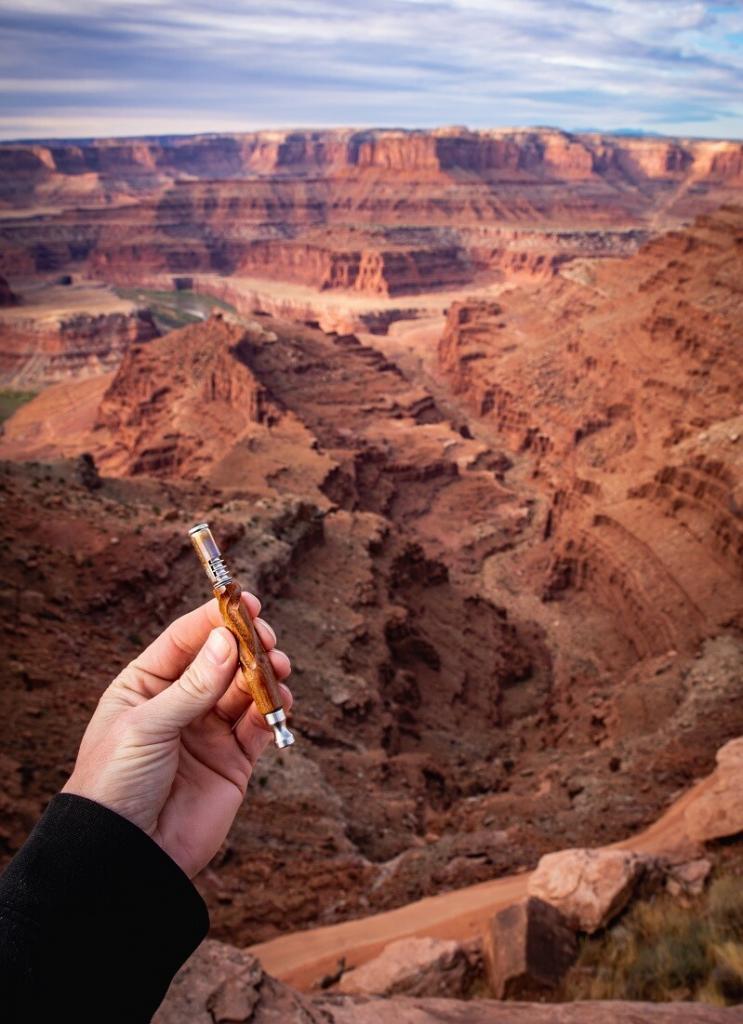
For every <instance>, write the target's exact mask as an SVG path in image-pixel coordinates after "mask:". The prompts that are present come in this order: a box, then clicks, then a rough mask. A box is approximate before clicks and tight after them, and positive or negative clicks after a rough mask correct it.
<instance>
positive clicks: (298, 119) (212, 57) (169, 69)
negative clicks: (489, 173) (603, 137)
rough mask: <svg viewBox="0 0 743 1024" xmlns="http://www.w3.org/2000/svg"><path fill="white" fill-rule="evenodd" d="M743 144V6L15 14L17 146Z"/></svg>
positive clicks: (477, 1)
mask: <svg viewBox="0 0 743 1024" xmlns="http://www.w3.org/2000/svg"><path fill="white" fill-rule="evenodd" d="M438 125H464V126H468V127H470V128H488V127H505V126H509V125H513V126H516V125H518V126H526V125H553V126H556V127H560V128H564V129H567V130H571V131H579V130H581V129H600V130H603V131H615V130H619V129H633V130H640V131H646V132H658V133H662V134H667V135H681V136H705V137H712V138H741V137H743V0H728V2H715V3H711V2H705V0H355V2H354V0H351V2H345V0H274V2H269V3H256V2H253V0H208V2H206V3H205V2H203V0H162V2H158V0H129V2H123V3H120V2H117V0H100V2H97V3H95V2H92V0H26V2H13V0H0V138H2V139H21V138H60V137H61V138H65V137H66V138H80V137H90V136H117V135H118V136H121V135H154V134H182V133H190V132H209V131H212V132H219V131H251V130H254V129H258V128H286V127H297V128H298V127H318V128H320V127H335V126H358V127H370V126H378V127H409V128H416V127H418V128H428V127H434V126H438Z"/></svg>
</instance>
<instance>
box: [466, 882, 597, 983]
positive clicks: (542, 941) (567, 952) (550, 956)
mask: <svg viewBox="0 0 743 1024" xmlns="http://www.w3.org/2000/svg"><path fill="white" fill-rule="evenodd" d="M483 951H484V956H485V963H486V967H487V972H488V979H489V981H490V988H491V991H492V994H493V995H494V996H495V997H496V999H508V998H513V997H519V996H520V995H525V994H527V993H533V992H534V991H538V990H539V989H545V988H546V989H549V988H554V987H555V985H557V983H558V982H559V980H560V978H562V976H563V974H564V973H565V971H566V970H567V969H568V967H570V965H571V964H572V963H573V961H574V960H575V957H576V954H577V951H578V944H577V941H576V937H575V933H574V932H573V930H572V929H571V928H570V927H569V926H568V924H567V922H566V920H565V918H564V917H563V916H562V914H561V913H560V912H559V910H556V909H555V908H554V907H551V906H550V905H549V903H545V902H544V901H543V900H539V899H536V898H535V897H533V896H532V897H530V898H529V899H527V900H522V901H521V903H514V904H513V905H512V906H510V907H506V908H505V910H501V911H499V912H498V913H497V914H496V915H495V916H494V917H493V920H492V921H491V923H490V926H489V927H488V929H487V930H486V932H485V937H484V950H483Z"/></svg>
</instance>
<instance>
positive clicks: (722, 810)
mask: <svg viewBox="0 0 743 1024" xmlns="http://www.w3.org/2000/svg"><path fill="white" fill-rule="evenodd" d="M684 823H685V825H686V831H687V833H688V834H689V836H690V837H691V838H692V839H696V840H697V841H699V842H707V841H708V840H710V839H722V838H723V837H724V836H733V835H736V834H737V833H738V832H743V737H739V738H738V739H736V740H730V742H729V743H726V744H725V746H724V747H720V749H719V750H718V751H717V768H716V769H715V772H714V774H713V775H712V776H711V778H710V780H709V783H708V785H707V787H706V788H705V789H704V790H703V792H702V793H701V795H700V796H698V797H697V798H696V799H695V800H693V801H692V803H690V804H689V806H688V807H687V808H686V811H685V813H684Z"/></svg>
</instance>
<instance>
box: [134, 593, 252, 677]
mask: <svg viewBox="0 0 743 1024" xmlns="http://www.w3.org/2000/svg"><path fill="white" fill-rule="evenodd" d="M241 600H242V601H244V602H245V606H246V607H247V609H248V611H249V612H250V615H251V618H255V616H256V615H257V614H258V613H259V612H260V610H261V602H260V601H259V600H258V598H257V597H256V596H255V594H251V593H249V592H248V591H247V590H244V591H243V592H242V597H241ZM223 625H224V623H223V622H222V616H221V615H220V613H219V604H218V603H217V599H216V597H213V598H212V599H211V601H207V602H206V603H205V604H202V605H201V606H200V607H199V608H194V609H193V611H190V612H186V614H185V615H181V616H180V618H178V619H175V620H174V621H173V622H171V623H170V625H169V626H167V627H166V629H164V630H163V632H162V633H161V634H160V636H158V637H156V638H155V639H154V640H153V641H152V643H151V644H150V645H149V647H146V648H145V650H144V651H142V653H141V654H140V655H139V657H137V658H135V659H134V661H133V662H132V667H133V668H135V669H138V670H139V671H141V672H145V673H147V674H148V675H150V676H159V677H160V678H161V679H162V680H163V681H164V683H163V686H165V685H167V683H169V682H172V681H173V680H174V679H177V678H178V677H179V676H180V675H181V674H182V673H183V672H184V671H185V670H186V669H187V668H188V666H189V665H190V664H191V662H192V661H193V659H194V658H195V657H196V655H197V653H198V652H199V651H200V650H201V648H202V647H203V646H204V643H205V642H206V638H207V637H208V636H209V633H210V632H211V631H212V630H213V629H215V628H216V627H217V626H223ZM151 688H152V689H153V690H155V692H159V689H162V687H160V688H159V689H158V688H157V687H152V686H151ZM152 695H153V696H154V693H153V694H152Z"/></svg>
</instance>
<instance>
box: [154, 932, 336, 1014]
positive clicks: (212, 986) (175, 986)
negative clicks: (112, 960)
mask: <svg viewBox="0 0 743 1024" xmlns="http://www.w3.org/2000/svg"><path fill="white" fill-rule="evenodd" d="M236 1021H250V1022H251V1024H327V1017H326V1016H324V1015H323V1014H322V1013H321V1012H320V1011H319V1010H318V1009H316V1008H315V1007H314V1006H313V1005H312V1004H311V1002H310V1001H309V1000H308V999H307V998H305V997H304V996H302V995H300V994H299V992H295V991H294V989H291V988H289V986H288V985H284V984H283V983H282V982H280V981H276V979H275V978H272V977H270V976H269V975H267V974H264V972H263V968H262V967H261V964H260V961H259V960H258V959H257V958H256V957H254V956H253V955H252V954H251V953H247V952H245V950H242V949H237V948H236V947H235V946H228V945H227V944H226V943H224V942H215V941H213V940H211V939H207V940H206V941H205V942H202V944H201V945H200V946H199V948H198V949H197V950H196V952H195V953H194V954H193V956H192V957H190V959H189V960H187V961H186V963H185V964H184V965H183V967H182V968H181V969H180V971H179V972H178V974H176V976H175V978H174V979H173V983H172V984H171V986H170V988H169V989H168V993H167V995H166V996H165V999H164V1000H163V1002H162V1005H161V1006H160V1008H159V1010H158V1011H157V1013H156V1014H155V1016H154V1017H153V1018H152V1024H228V1022H229V1024H232V1022H236Z"/></svg>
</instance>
